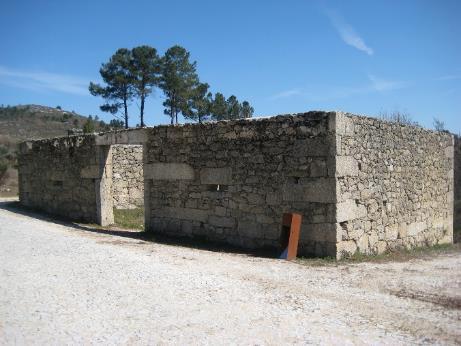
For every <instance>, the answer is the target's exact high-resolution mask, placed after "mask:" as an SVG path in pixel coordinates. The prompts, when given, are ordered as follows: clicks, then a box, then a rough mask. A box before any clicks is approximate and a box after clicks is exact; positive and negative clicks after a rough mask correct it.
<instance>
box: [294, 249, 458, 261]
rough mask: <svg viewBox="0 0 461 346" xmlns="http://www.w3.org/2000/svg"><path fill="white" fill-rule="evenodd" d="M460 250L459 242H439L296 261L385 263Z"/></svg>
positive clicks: (302, 258)
mask: <svg viewBox="0 0 461 346" xmlns="http://www.w3.org/2000/svg"><path fill="white" fill-rule="evenodd" d="M457 252H461V243H455V244H441V245H434V246H430V247H417V248H413V249H396V250H393V251H388V252H385V253H383V254H380V255H365V254H361V253H356V254H354V255H353V256H352V257H350V258H345V259H342V260H339V261H337V260H336V259H334V258H332V257H325V258H304V257H301V258H297V259H296V262H297V263H299V264H303V265H309V266H319V265H333V266H335V265H341V264H350V263H363V262H373V263H386V262H407V261H410V260H413V259H429V258H431V257H434V256H437V255H441V254H449V253H457Z"/></svg>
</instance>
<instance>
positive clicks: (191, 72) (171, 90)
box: [159, 46, 198, 124]
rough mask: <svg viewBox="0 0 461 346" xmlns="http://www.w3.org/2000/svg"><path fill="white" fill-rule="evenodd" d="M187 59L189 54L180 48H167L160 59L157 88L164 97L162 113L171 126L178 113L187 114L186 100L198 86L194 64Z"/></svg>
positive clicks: (175, 120)
mask: <svg viewBox="0 0 461 346" xmlns="http://www.w3.org/2000/svg"><path fill="white" fill-rule="evenodd" d="M189 58H190V53H189V52H188V51H187V50H186V49H184V48H183V47H180V46H173V47H171V48H169V49H168V50H167V51H166V52H165V55H164V56H163V57H162V69H161V72H162V73H161V77H160V82H159V87H160V88H161V89H162V90H163V92H164V94H165V96H166V100H165V102H163V105H164V106H165V107H166V108H165V110H164V113H165V114H166V115H168V116H169V117H170V119H171V124H174V123H176V124H177V123H178V114H179V113H183V114H184V113H187V110H188V100H189V99H190V97H191V94H192V91H193V89H194V87H195V86H196V85H197V84H198V76H197V73H196V62H195V61H194V62H192V63H191V62H190V61H189Z"/></svg>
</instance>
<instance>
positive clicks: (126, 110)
mask: <svg viewBox="0 0 461 346" xmlns="http://www.w3.org/2000/svg"><path fill="white" fill-rule="evenodd" d="M123 107H124V108H125V128H126V129H127V128H128V105H127V102H126V98H125V99H123Z"/></svg>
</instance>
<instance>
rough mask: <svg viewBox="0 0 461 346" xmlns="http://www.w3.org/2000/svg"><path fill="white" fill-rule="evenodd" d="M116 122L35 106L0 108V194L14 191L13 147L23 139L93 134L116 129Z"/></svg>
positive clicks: (15, 188)
mask: <svg viewBox="0 0 461 346" xmlns="http://www.w3.org/2000/svg"><path fill="white" fill-rule="evenodd" d="M122 125H123V124H121V123H120V122H119V121H117V120H113V121H111V123H110V124H106V123H105V122H104V121H101V120H99V119H98V117H97V116H91V115H90V116H88V117H86V116H82V115H80V114H77V113H75V112H73V111H65V110H62V109H61V107H60V106H57V107H56V108H52V107H46V106H39V105H20V106H3V105H1V106H0V193H1V192H11V193H13V194H14V193H15V192H16V190H17V171H16V165H17V159H16V157H17V156H16V152H17V145H18V143H19V142H21V141H24V140H27V139H40V138H49V137H58V136H66V135H67V134H68V133H69V130H71V131H82V132H88V133H89V132H94V131H104V130H109V129H111V128H117V127H118V128H119V127H121V126H122ZM7 190H10V191H7Z"/></svg>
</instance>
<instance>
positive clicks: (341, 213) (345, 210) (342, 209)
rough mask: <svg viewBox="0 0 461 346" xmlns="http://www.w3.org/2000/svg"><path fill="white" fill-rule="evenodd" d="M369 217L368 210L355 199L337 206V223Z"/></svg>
mask: <svg viewBox="0 0 461 346" xmlns="http://www.w3.org/2000/svg"><path fill="white" fill-rule="evenodd" d="M366 215H367V209H366V207H365V206H364V205H362V204H357V203H355V201H354V200H353V199H348V200H346V201H344V202H340V203H338V204H337V206H336V221H337V222H344V221H350V220H355V219H360V218H364V217H366Z"/></svg>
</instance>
